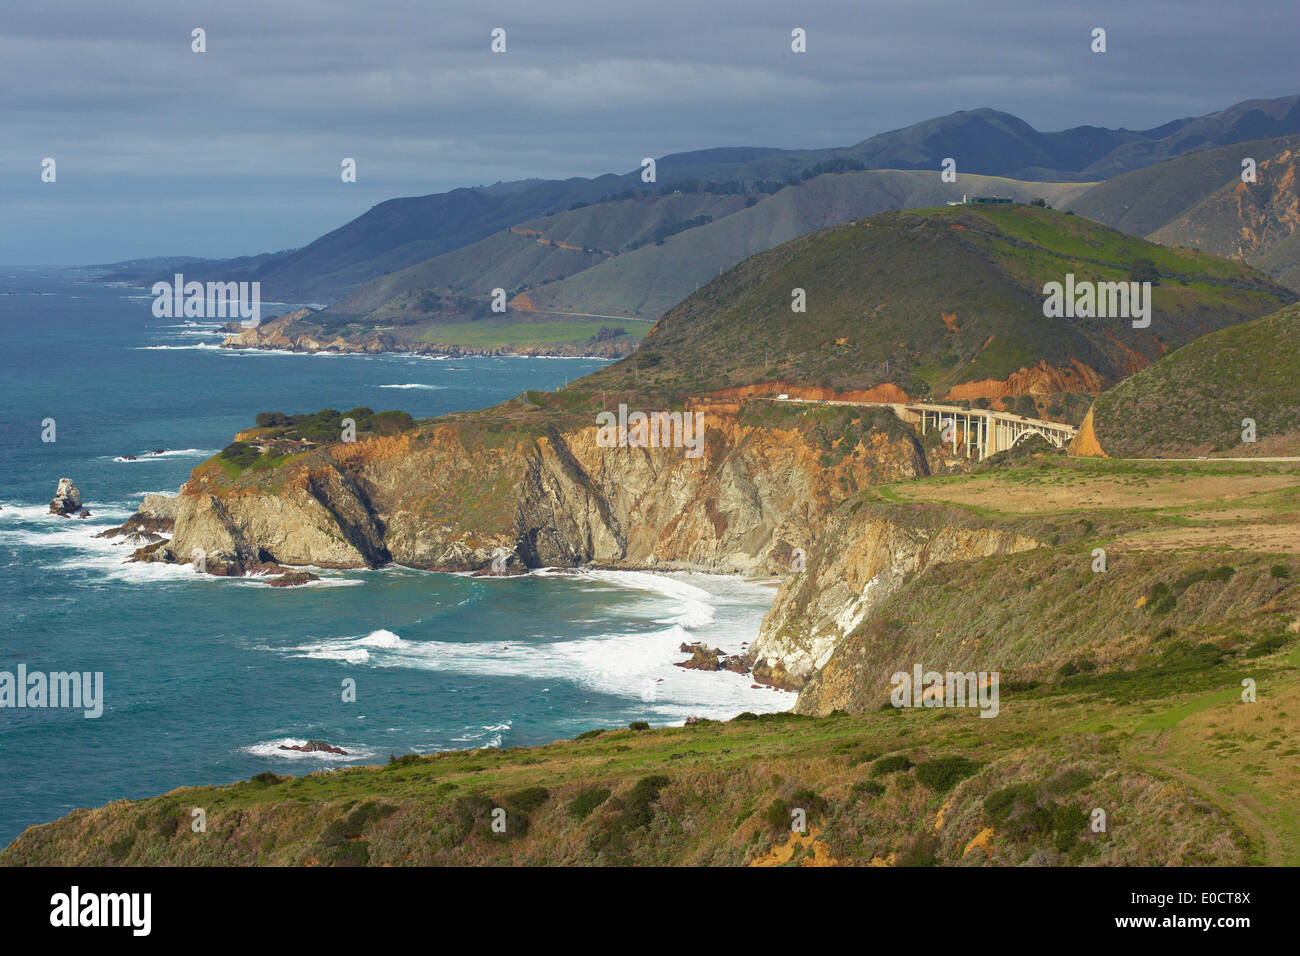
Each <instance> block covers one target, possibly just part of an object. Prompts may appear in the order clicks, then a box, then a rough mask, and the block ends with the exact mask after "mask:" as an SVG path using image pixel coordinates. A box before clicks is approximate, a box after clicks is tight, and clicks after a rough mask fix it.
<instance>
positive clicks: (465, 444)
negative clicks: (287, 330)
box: [128, 400, 1010, 686]
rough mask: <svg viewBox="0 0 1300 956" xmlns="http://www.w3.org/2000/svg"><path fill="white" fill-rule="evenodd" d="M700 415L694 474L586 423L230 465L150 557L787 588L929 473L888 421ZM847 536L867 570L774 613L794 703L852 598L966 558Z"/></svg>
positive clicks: (185, 506) (193, 494)
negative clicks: (730, 578) (628, 570)
mask: <svg viewBox="0 0 1300 956" xmlns="http://www.w3.org/2000/svg"><path fill="white" fill-rule="evenodd" d="M517 402H522V400H517ZM686 410H687V411H688V412H701V413H702V414H703V415H704V422H705V441H704V450H703V453H702V454H701V455H700V456H699V457H698V458H691V457H688V456H687V455H686V454H684V450H683V449H675V448H636V447H631V448H629V447H601V444H600V443H599V442H598V440H597V438H598V429H597V428H596V427H595V426H594V425H592V424H588V423H587V422H588V421H589V419H584V420H581V421H574V420H572V419H570V420H567V421H564V420H556V419H554V417H551V418H549V419H548V420H547V421H545V422H542V423H540V424H539V423H535V422H527V423H517V422H511V423H504V424H503V418H505V417H507V416H508V415H509V414H511V413H512V411H513V410H511V409H507V411H506V413H505V415H499V416H498V417H497V418H482V419H474V418H466V419H461V420H440V421H437V422H431V423H426V424H424V425H423V426H421V427H419V428H417V429H415V430H413V431H408V432H405V433H402V434H400V435H393V436H386V437H375V438H369V439H367V440H364V441H358V442H354V443H339V444H335V445H331V446H327V447H323V448H317V449H313V450H311V451H308V452H305V453H302V454H299V455H297V456H294V457H292V458H290V459H289V460H287V461H285V462H283V463H282V464H280V465H279V466H278V467H274V468H269V469H261V468H258V467H250V468H246V469H243V470H240V469H239V468H238V467H237V466H234V465H233V464H232V463H230V462H228V461H224V460H223V459H222V457H221V456H217V457H215V458H213V459H211V460H210V461H209V462H206V463H205V464H204V465H202V466H200V467H199V468H197V469H196V470H195V472H194V474H193V475H192V477H191V479H190V481H189V482H187V483H186V485H185V486H183V487H182V489H181V493H180V496H179V498H178V499H176V500H175V501H174V502H173V503H171V504H169V506H168V508H169V511H170V514H169V518H170V519H171V527H170V528H167V529H166V530H170V531H171V532H172V537H171V538H170V540H164V541H157V542H154V543H152V544H150V545H149V546H147V547H145V548H142V549H141V550H140V551H139V552H137V556H138V558H139V559H140V560H149V561H166V562H180V563H195V564H202V565H203V566H205V568H206V570H208V572H209V573H215V574H229V573H248V572H253V571H256V570H258V569H259V567H261V566H264V565H267V564H278V565H314V566H318V567H329V568H360V567H379V566H382V565H384V564H387V563H389V562H395V563H397V564H401V565H404V566H408V567H415V568H424V569H436V570H452V571H473V570H483V571H486V570H487V569H489V568H492V567H493V559H494V558H496V559H498V560H497V564H496V568H495V569H496V570H505V571H521V570H524V569H526V568H532V567H543V566H560V567H574V566H579V565H583V564H591V563H595V564H612V565H622V566H627V567H657V568H664V569H669V568H680V569H696V570H705V571H713V572H724V573H726V572H741V573H751V574H752V573H773V574H783V575H784V574H786V573H788V572H790V571H791V569H792V567H794V566H796V564H797V560H796V556H797V554H798V553H800V552H805V553H811V552H813V549H814V547H815V544H814V543H815V542H816V541H817V540H818V537H819V535H820V534H821V533H822V525H823V522H824V521H825V518H826V516H827V515H829V514H831V513H832V512H833V511H834V510H835V509H836V508H837V507H838V506H839V505H840V504H841V503H842V502H844V501H845V500H846V499H847V498H849V497H850V496H852V495H853V494H855V493H857V492H858V491H859V490H860V489H863V488H866V487H869V486H872V485H876V484H880V483H882V482H888V481H897V480H901V479H905V478H911V477H919V476H923V475H926V474H928V473H929V467H930V466H929V464H928V463H927V461H926V455H925V451H924V449H923V448H922V447H921V445H920V443H919V442H918V441H917V439H916V437H915V436H914V435H913V433H912V432H911V430H910V429H909V428H908V427H907V426H905V425H903V424H902V423H901V422H899V421H898V420H897V419H895V418H893V416H892V415H889V414H888V413H868V414H866V415H863V414H862V413H861V412H860V411H854V410H850V409H821V410H814V409H808V410H792V411H791V410H778V411H777V412H775V413H776V414H780V415H781V416H784V418H783V419H782V421H780V422H778V423H777V424H769V423H766V422H762V421H758V420H756V417H755V414H754V412H753V411H752V410H751V409H749V408H747V407H746V406H742V405H738V404H736V403H733V402H725V401H707V402H701V403H695V404H691V405H688V406H687V408H686ZM532 413H533V414H536V415H540V416H542V417H544V418H545V417H547V415H546V412H545V411H544V410H542V409H537V408H534V409H533V410H532ZM765 413H768V412H766V410H765ZM769 414H771V413H769ZM155 510H156V509H155ZM851 521H852V518H851V516H846V517H844V518H841V519H840V520H839V523H837V525H836V528H835V531H834V534H835V536H836V537H837V539H839V538H840V537H843V540H844V541H845V542H847V546H848V547H849V548H850V549H852V551H853V552H854V554H855V555H857V558H858V559H860V561H859V563H858V564H854V565H853V566H852V567H851V568H849V567H847V566H846V567H840V566H837V565H834V564H833V562H831V561H830V560H829V559H826V558H823V557H821V556H819V557H817V558H816V560H815V561H814V563H813V565H812V567H811V569H810V570H811V574H810V576H808V577H800V576H798V575H795V576H794V577H792V578H791V579H790V581H789V582H788V583H787V585H786V588H785V589H784V590H783V591H782V597H781V598H780V599H779V604H778V609H774V613H773V615H771V616H770V617H771V621H772V629H773V630H774V633H777V634H778V635H779V636H775V637H773V638H772V639H771V640H768V641H765V642H764V643H763V644H762V646H763V648H764V652H765V656H764V665H763V666H764V667H765V668H766V669H767V671H768V672H770V673H771V674H772V676H773V677H774V678H776V679H777V680H778V682H780V683H784V684H786V685H787V686H796V685H797V682H798V680H799V679H801V678H802V677H804V676H806V675H807V673H808V670H809V667H810V666H811V663H812V662H813V661H815V659H816V658H817V657H819V656H821V655H822V654H823V653H824V647H823V645H825V644H826V642H827V641H828V640H833V635H835V634H837V633H842V631H843V625H844V623H845V621H846V620H847V619H846V618H844V612H843V609H842V608H841V607H840V606H839V601H840V598H841V597H842V596H844V595H842V594H841V592H842V591H844V592H846V593H847V592H849V591H852V590H853V589H854V588H856V587H858V585H859V584H863V585H865V583H866V582H868V581H875V582H876V583H874V584H872V587H873V588H875V589H880V588H882V587H886V586H887V585H886V584H883V583H881V582H886V581H892V580H894V579H896V578H897V577H899V576H901V575H905V574H906V573H908V571H909V570H911V569H913V568H915V567H919V566H921V565H923V564H924V563H925V562H926V561H929V560H932V559H936V558H940V557H941V556H942V555H943V554H947V553H949V552H951V551H953V550H954V549H960V547H961V543H960V542H959V541H958V540H957V539H956V538H954V539H952V540H951V541H949V540H947V539H945V540H944V542H943V543H942V544H939V543H931V544H930V545H928V546H925V547H923V548H922V550H923V551H925V554H924V555H916V554H911V553H910V551H909V554H910V556H909V557H903V556H902V552H903V551H908V549H909V548H910V547H911V545H910V544H909V543H907V542H911V541H912V539H911V538H909V533H908V532H907V531H905V530H904V529H900V528H893V527H889V526H887V525H886V524H883V523H877V524H874V525H871V526H869V527H868V526H855V529H854V530H853V531H849V530H848V529H847V527H846V525H847V524H848V523H850V522H851ZM140 523H141V522H140V520H137V519H132V521H131V522H128V524H131V525H133V527H134V526H135V525H139V524H140ZM990 540H992V539H990ZM1004 546H1010V545H1007V544H1005V543H1003V542H1001V541H1000V539H999V540H998V541H997V542H994V543H988V542H981V543H979V544H974V545H972V547H975V548H977V549H979V548H989V547H993V548H997V547H1004ZM827 547H828V549H829V546H827ZM816 553H817V554H818V555H823V554H827V553H829V550H825V551H821V552H816ZM981 553H984V552H981ZM502 559H504V560H502ZM897 561H901V562H902V563H901V564H899V565H898V567H893V564H894V563H895V562H897ZM840 575H847V578H846V580H844V581H840V582H832V581H829V580H828V581H827V582H826V587H827V588H828V590H826V591H825V592H824V593H820V594H819V595H818V596H817V597H816V598H815V599H814V600H813V604H812V607H811V608H810V609H808V610H806V611H805V612H804V616H803V618H800V620H801V621H802V620H804V619H812V618H817V620H816V621H815V622H814V623H812V624H811V625H810V631H809V633H810V634H815V635H816V642H817V643H816V645H815V648H814V647H813V646H811V645H807V644H806V643H805V642H804V641H802V640H801V639H800V638H798V637H797V636H794V635H793V632H792V629H795V628H796V623H795V620H794V618H793V617H792V615H791V613H790V609H792V608H794V607H796V606H802V603H803V602H805V601H806V600H808V597H807V595H806V593H805V592H806V582H807V581H808V580H810V579H811V578H814V577H815V578H816V579H818V580H821V579H822V578H824V577H827V576H829V577H830V578H834V577H836V576H840ZM859 579H860V580H859ZM792 589H793V590H794V592H795V593H794V594H793V595H790V592H791V590H792ZM872 593H875V592H874V591H873V592H872ZM787 595H790V596H787ZM847 600H849V602H850V604H852V598H847ZM854 613H856V612H854ZM820 615H825V617H826V620H825V621H822V620H820ZM849 616H850V617H852V614H850V615H849ZM836 622H839V623H838V624H837V623H836ZM800 626H801V625H800ZM766 632H767V628H766V627H765V634H766Z"/></svg>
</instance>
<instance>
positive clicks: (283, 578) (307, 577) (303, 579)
mask: <svg viewBox="0 0 1300 956" xmlns="http://www.w3.org/2000/svg"><path fill="white" fill-rule="evenodd" d="M319 580H320V577H319V576H318V575H315V574H312V573H311V572H310V571H290V572H288V573H287V574H282V575H280V577H278V578H275V579H274V580H271V581H267V582H266V583H267V584H269V585H271V587H273V588H293V587H298V586H299V585H300V584H310V583H311V582H312V581H319Z"/></svg>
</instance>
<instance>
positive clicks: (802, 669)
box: [750, 502, 1039, 689]
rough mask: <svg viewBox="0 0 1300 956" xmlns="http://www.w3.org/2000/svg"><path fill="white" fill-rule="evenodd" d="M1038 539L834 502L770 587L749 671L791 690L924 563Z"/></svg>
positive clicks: (922, 511) (960, 520) (1012, 548)
mask: <svg viewBox="0 0 1300 956" xmlns="http://www.w3.org/2000/svg"><path fill="white" fill-rule="evenodd" d="M1038 546H1039V542H1038V541H1036V540H1034V539H1033V538H1029V537H1026V536H1025V535H1022V534H1018V533H1015V532H1011V531H1007V530H1005V529H999V528H994V527H984V526H981V525H980V524H979V523H978V522H976V521H974V520H972V519H969V518H966V517H963V516H961V515H958V514H955V513H954V512H953V511H951V510H949V509H939V508H926V507H916V508H908V509H891V508H887V507H884V506H882V505H880V504H870V503H865V502H855V503H851V504H849V505H847V506H844V507H841V508H840V509H839V510H838V511H836V512H835V514H833V515H831V516H830V517H829V518H828V520H827V521H825V522H824V523H823V525H822V527H821V528H820V531H819V534H818V536H817V538H816V540H815V541H813V542H812V543H811V544H810V547H809V550H808V555H807V558H806V562H805V567H804V570H802V571H800V572H797V573H794V574H792V575H791V576H790V577H789V578H788V579H787V580H786V581H785V583H784V585H783V586H782V588H781V590H780V591H779V592H778V593H777V596H776V599H775V601H774V602H773V604H772V608H771V610H770V611H768V613H767V615H766V616H765V617H764V619H763V625H762V629H761V631H760V635H759V638H758V640H757V641H756V642H755V643H754V646H753V647H752V648H751V650H750V655H751V658H752V659H753V667H754V675H755V676H756V677H758V678H759V679H761V680H764V681H766V682H769V683H772V684H776V685H778V686H782V687H788V688H792V689H798V688H801V687H803V686H804V685H805V683H806V682H807V681H808V679H809V678H810V677H811V676H812V675H813V674H814V673H815V672H816V671H817V670H819V669H820V668H821V667H822V666H823V665H824V664H825V663H826V661H827V660H828V659H829V658H830V656H831V652H832V651H833V650H834V649H835V647H836V646H837V645H838V644H839V643H840V642H841V641H842V640H843V638H844V637H845V636H846V635H848V634H849V633H850V632H852V631H853V630H854V628H856V627H857V626H858V624H860V623H861V622H862V620H863V619H864V618H865V617H866V616H867V615H868V614H869V613H870V612H871V611H872V610H873V609H874V608H875V607H877V606H878V605H879V604H880V602H881V601H883V600H884V599H885V598H886V597H888V596H889V595H890V594H892V593H893V592H894V591H895V590H896V589H897V588H898V587H900V586H901V585H902V584H903V583H904V582H905V581H907V580H909V579H910V578H912V577H913V576H915V575H916V574H919V573H920V572H922V571H924V570H925V569H927V568H929V567H931V566H933V565H938V564H944V563H948V562H953V561H968V560H971V559H974V558H983V557H988V556H990V555H995V554H1011V553H1014V552H1017V551H1025V550H1029V549H1031V548H1035V547H1038Z"/></svg>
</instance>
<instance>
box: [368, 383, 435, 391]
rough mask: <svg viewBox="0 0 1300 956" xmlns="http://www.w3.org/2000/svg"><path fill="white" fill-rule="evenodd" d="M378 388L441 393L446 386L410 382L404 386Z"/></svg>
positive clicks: (381, 386) (382, 386)
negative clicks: (412, 389) (424, 390)
mask: <svg viewBox="0 0 1300 956" xmlns="http://www.w3.org/2000/svg"><path fill="white" fill-rule="evenodd" d="M379 387H380V388H424V389H428V390H430V391H442V390H443V389H445V388H446V387H447V386H446V385H425V384H423V383H420V382H410V383H407V384H405V385H380V386H379Z"/></svg>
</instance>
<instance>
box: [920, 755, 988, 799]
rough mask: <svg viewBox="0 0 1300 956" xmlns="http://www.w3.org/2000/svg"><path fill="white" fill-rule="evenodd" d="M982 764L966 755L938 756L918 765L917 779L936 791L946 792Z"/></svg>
mask: <svg viewBox="0 0 1300 956" xmlns="http://www.w3.org/2000/svg"><path fill="white" fill-rule="evenodd" d="M979 768H980V765H979V764H978V763H977V762H975V761H974V760H967V759H966V758H965V757H938V758H936V759H934V760H926V761H923V762H922V763H918V764H917V765H916V779H917V781H918V782H920V783H921V784H922V785H924V786H926V787H929V788H930V789H931V790H934V791H935V792H936V793H946V792H948V791H949V790H951V789H952V788H953V787H955V786H957V784H958V783H959V782H960V781H962V780H965V779H966V778H967V777H969V776H970V775H971V774H973V773H975V771H977V770H979Z"/></svg>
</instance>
